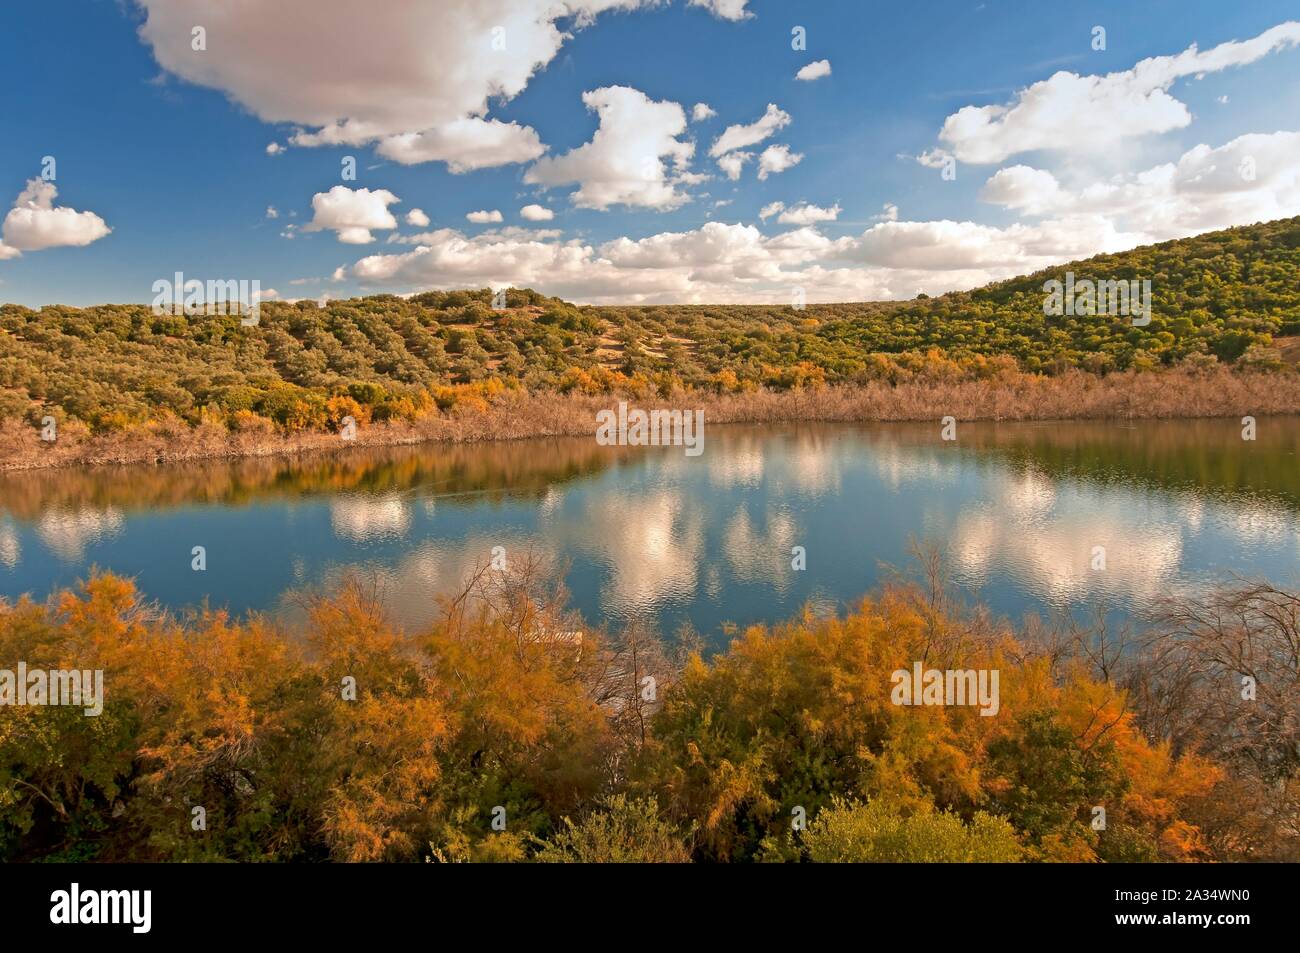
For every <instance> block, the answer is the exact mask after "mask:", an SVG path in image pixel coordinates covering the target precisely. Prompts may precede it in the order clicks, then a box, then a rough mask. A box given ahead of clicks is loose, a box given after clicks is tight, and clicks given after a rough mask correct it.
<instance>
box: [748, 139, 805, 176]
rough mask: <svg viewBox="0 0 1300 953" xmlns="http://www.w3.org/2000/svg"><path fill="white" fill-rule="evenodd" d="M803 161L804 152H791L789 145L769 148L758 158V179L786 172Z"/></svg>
mask: <svg viewBox="0 0 1300 953" xmlns="http://www.w3.org/2000/svg"><path fill="white" fill-rule="evenodd" d="M802 161H803V153H802V152H791V151H790V147H789V146H787V145H777V146H768V147H767V148H766V149H764V150H763V154H762V155H760V156H759V157H758V177H759V178H760V179H766V178H767V177H768V176H769V175H775V174H776V173H778V172H784V171H785V170H786V169H790V168H793V167H794V166H797V165H798V164H799V163H800V162H802Z"/></svg>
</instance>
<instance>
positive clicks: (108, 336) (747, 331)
mask: <svg viewBox="0 0 1300 953" xmlns="http://www.w3.org/2000/svg"><path fill="white" fill-rule="evenodd" d="M1067 270H1071V271H1073V272H1074V273H1075V275H1076V278H1078V279H1082V278H1092V279H1096V280H1102V279H1150V281H1151V283H1152V301H1153V312H1154V317H1153V319H1152V320H1151V322H1150V324H1148V325H1146V326H1144V327H1134V326H1133V325H1132V323H1131V322H1130V320H1129V319H1128V318H1125V317H1106V316H1099V317H1088V316H1065V317H1060V318H1055V317H1054V318H1047V317H1044V314H1043V299H1044V294H1043V290H1042V287H1043V282H1044V281H1045V280H1047V279H1048V278H1053V277H1056V278H1060V277H1062V276H1063V274H1064V272H1065V271H1067ZM490 302H491V293H490V292H489V291H487V290H482V291H452V292H427V293H423V294H418V295H415V296H413V297H410V298H405V299H403V298H400V297H397V296H395V295H376V296H372V297H365V298H354V299H349V300H343V301H330V302H328V304H327V305H326V306H325V307H318V306H317V305H316V304H315V303H314V302H307V301H303V302H298V303H294V304H289V303H284V302H267V303H265V304H263V306H262V312H261V321H260V324H259V325H258V326H256V327H243V326H241V325H240V322H239V318H238V317H236V316H196V317H183V316H172V315H161V316H159V315H155V314H154V313H152V311H151V309H150V308H149V307H148V306H146V305H100V306H97V307H90V308H72V307H64V306H49V307H44V308H41V309H40V310H32V309H29V308H25V307H22V306H19V305H12V304H9V305H3V306H0V420H3V419H15V418H23V419H25V420H26V421H28V422H29V423H31V424H37V423H38V422H39V421H40V419H41V417H42V416H44V415H46V414H53V415H54V416H56V417H57V418H59V419H60V422H61V423H63V422H66V421H67V420H69V419H75V420H77V421H81V422H83V423H84V424H85V425H87V426H88V427H89V428H90V429H91V430H92V431H95V432H112V431H116V430H122V429H127V428H130V427H132V426H133V425H137V424H140V423H142V422H145V421H148V420H156V419H159V418H160V417H164V418H165V417H169V416H170V415H173V414H174V415H175V416H176V417H178V418H180V419H182V420H184V421H186V422H188V423H191V424H197V423H200V422H204V421H207V422H220V423H226V424H228V425H229V426H231V427H232V428H233V429H239V428H240V427H244V428H247V427H249V426H256V425H261V424H262V423H265V422H273V423H274V425H275V426H277V427H278V428H279V429H281V430H284V431H295V430H303V429H316V428H321V427H326V426H330V425H333V424H335V423H336V422H337V419H339V418H340V417H342V416H344V415H346V414H348V413H351V414H354V415H355V416H357V417H358V419H364V420H365V421H370V420H386V419H389V420H391V419H416V418H417V417H419V416H420V415H422V414H427V413H430V412H432V411H433V409H434V407H440V408H442V409H447V408H449V407H451V406H453V405H455V404H457V403H463V402H466V401H471V402H472V401H482V400H483V399H490V398H491V397H492V395H493V394H495V393H499V392H501V391H502V390H504V389H513V388H523V389H526V390H529V391H561V392H570V391H574V390H577V391H579V392H585V393H598V392H601V391H605V390H610V389H625V388H626V389H629V390H631V391H633V392H636V391H637V390H638V389H640V390H657V391H658V392H659V393H661V394H666V393H668V392H670V391H671V390H672V389H674V388H676V387H678V386H681V387H687V388H711V389H714V390H718V391H730V392H736V391H741V390H745V389H749V388H753V387H756V386H761V387H768V388H774V389H788V388H792V387H799V386H802V385H804V384H808V383H820V382H823V381H824V382H829V383H840V382H848V383H865V382H868V381H881V380H884V381H888V382H898V381H900V380H907V379H910V378H911V377H914V376H916V375H922V376H929V377H956V378H961V377H967V378H969V377H988V376H992V375H994V374H996V373H998V372H999V371H1000V370H1004V369H1007V368H1009V367H1011V366H1013V365H1018V367H1019V368H1020V369H1021V370H1023V371H1027V372H1031V373H1034V372H1042V373H1058V372H1060V371H1061V370H1063V369H1065V368H1069V367H1079V368H1083V369H1086V370H1090V371H1094V372H1107V371H1111V370H1125V369H1129V368H1136V369H1139V370H1143V369H1152V368H1156V367H1159V366H1162V365H1176V364H1179V363H1183V362H1188V361H1190V362H1191V363H1193V364H1195V365H1198V366H1199V365H1205V364H1209V363H1213V362H1215V361H1222V362H1242V361H1243V359H1244V361H1245V362H1246V363H1249V364H1252V365H1264V366H1283V365H1284V364H1285V363H1288V361H1293V360H1294V358H1295V357H1296V349H1295V348H1294V347H1291V346H1290V345H1289V343H1288V342H1286V341H1283V342H1278V343H1280V344H1282V345H1283V347H1281V348H1280V349H1278V348H1275V347H1272V346H1271V345H1273V343H1274V342H1273V338H1274V337H1275V336H1279V335H1287V334H1296V333H1300V218H1296V219H1287V220H1282V221H1277V222H1271V223H1267V224H1262V225H1253V226H1248V227H1243V228H1236V229H1230V230H1226V231H1221V232H1214V233H1209V234H1206V235H1201V236H1199V237H1196V238H1188V239H1182V240H1178V241H1171V242H1165V243H1163V244H1160V245H1154V246H1148V247H1143V248H1138V249H1134V250H1132V251H1129V252H1124V253H1122V254H1116V255H1103V256H1098V257H1096V258H1092V259H1089V260H1087V261H1084V262H1076V263H1073V264H1067V265H1061V266H1060V267H1058V268H1054V269H1052V270H1051V271H1048V272H1041V273H1038V274H1034V275H1029V276H1026V277H1023V278H1016V279H1013V280H1009V281H1004V282H1000V283H998V284H993V285H989V286H987V287H984V288H980V289H978V290H975V291H970V292H963V293H954V294H948V295H943V296H941V297H936V298H918V299H916V300H912V301H906V302H874V303H861V304H835V305H809V306H808V307H807V308H806V309H804V310H802V311H796V310H794V309H792V308H790V307H789V306H784V307H782V306H776V305H754V306H707V305H692V306H655V307H576V306H574V305H571V304H568V303H566V302H564V301H561V300H559V299H555V298H547V297H545V296H543V295H540V294H538V293H536V292H533V291H529V290H522V291H520V290H511V291H510V292H509V293H508V296H507V303H508V307H507V308H505V309H504V310H493V308H492V307H491V305H490Z"/></svg>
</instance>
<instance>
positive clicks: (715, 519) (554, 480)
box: [0, 418, 1300, 645]
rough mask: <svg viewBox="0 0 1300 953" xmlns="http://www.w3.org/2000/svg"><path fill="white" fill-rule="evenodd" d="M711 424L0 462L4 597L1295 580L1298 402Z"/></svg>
mask: <svg viewBox="0 0 1300 953" xmlns="http://www.w3.org/2000/svg"><path fill="white" fill-rule="evenodd" d="M706 438H707V439H706V442H705V449H704V453H703V454H702V455H701V456H698V457H686V456H685V455H684V454H683V452H682V450H681V449H680V448H645V449H619V448H607V447H599V446H597V445H596V444H595V442H594V440H593V439H592V438H591V437H586V438H573V439H560V440H537V441H520V442H512V443H501V444H495V445H484V446H456V447H448V446H424V447H416V448H400V449H388V450H382V451H366V450H353V451H349V452H347V453H344V454H340V455H334V456H314V457H307V458H299V459H278V460H250V461H237V462H222V463H208V464H202V465H190V466H177V467H141V468H112V469H104V468H94V469H85V470H74V471H58V472H37V473H22V474H11V475H8V476H4V475H0V595H3V596H7V597H14V596H17V595H19V594H21V593H32V594H34V595H36V596H39V597H43V596H45V595H46V594H48V593H49V592H50V591H51V589H54V588H57V587H62V586H68V585H73V584H75V583H76V581H77V580H78V579H80V578H83V577H84V576H85V575H86V574H87V572H88V571H89V570H90V568H91V567H93V566H98V567H100V568H102V569H112V570H114V571H117V572H119V573H123V574H127V575H130V576H134V577H135V578H136V580H137V584H138V586H139V587H140V589H141V590H142V591H143V592H144V593H145V594H146V595H148V596H149V597H151V598H154V599H157V600H159V601H160V602H162V603H163V604H165V605H167V606H170V607H174V608H183V607H186V606H192V605H195V604H198V603H201V602H202V601H203V600H205V599H207V600H209V602H210V603H211V604H212V605H214V606H227V607H229V608H230V609H231V610H233V611H235V612H239V613H242V612H245V611H248V610H254V609H256V610H267V611H270V612H275V613H281V614H284V615H286V616H287V617H291V616H292V615H293V613H294V612H295V611H296V610H295V608H294V607H295V606H297V605H298V603H299V598H298V597H299V596H300V595H301V594H302V592H303V591H304V590H309V589H310V590H315V589H319V588H321V587H330V586H334V585H337V584H338V583H339V582H340V581H341V580H342V579H344V578H345V577H347V576H348V575H350V574H360V575H361V576H362V577H363V578H364V579H366V580H374V581H375V582H377V583H378V585H379V586H380V590H381V592H382V593H383V596H384V598H385V600H386V601H387V602H388V604H389V606H390V607H391V610H392V612H393V614H394V616H395V617H396V618H397V619H398V620H399V621H400V622H402V623H403V624H404V625H407V626H417V625H419V624H421V623H422V622H424V621H426V620H427V619H429V618H430V617H431V616H432V614H433V613H434V612H435V611H436V609H435V602H434V598H435V596H436V595H437V594H438V593H440V592H444V591H447V590H449V589H451V588H454V587H455V585H456V584H457V582H458V581H459V580H460V579H461V578H463V576H464V574H465V573H466V572H467V571H468V570H469V569H470V567H472V566H473V565H474V564H475V563H476V562H479V561H486V560H487V559H489V558H490V554H491V551H492V548H493V547H494V546H504V547H505V549H506V553H507V558H509V556H510V554H512V553H513V554H522V553H523V552H525V551H527V550H530V549H531V550H532V551H534V552H536V553H539V554H541V555H544V556H546V557H547V558H549V559H553V560H555V561H556V563H557V564H559V565H565V566H567V574H566V583H567V585H568V588H569V590H570V592H571V594H572V599H573V602H574V604H575V605H576V607H577V608H578V609H579V610H581V612H582V613H583V615H584V616H585V617H586V618H587V619H588V620H589V621H591V622H595V623H607V624H610V625H617V624H618V623H620V622H623V621H626V620H629V619H633V618H638V619H646V620H649V621H652V622H653V623H654V624H656V625H657V626H658V628H659V629H660V631H662V632H664V633H665V634H669V635H671V634H672V633H673V632H674V631H676V630H677V628H678V627H679V626H680V625H682V624H683V623H689V624H690V625H691V626H693V627H694V628H695V629H696V630H698V631H699V632H700V633H701V634H702V635H704V637H705V638H706V639H707V640H708V641H709V642H711V643H712V644H713V645H719V644H722V642H723V641H724V640H725V636H724V635H723V633H722V625H723V623H725V622H733V623H737V624H745V623H748V622H755V621H774V620H777V619H780V618H783V617H786V616H789V615H791V614H793V613H795V612H797V611H798V610H799V609H800V608H801V607H802V606H803V605H804V604H806V603H812V604H813V605H814V606H816V607H817V608H819V609H834V608H838V607H842V606H843V605H844V604H846V603H848V602H852V601H853V600H854V599H856V597H858V596H859V595H861V594H862V593H864V592H865V591H867V590H869V589H871V588H872V587H873V586H874V585H875V584H876V583H877V582H878V581H879V580H881V579H882V578H883V577H884V576H885V575H886V574H887V573H888V572H889V568H888V567H889V566H895V567H900V568H906V567H907V566H908V564H909V562H910V557H909V554H908V549H909V545H910V543H911V542H912V541H913V540H926V541H932V542H934V543H936V544H937V545H939V546H940V547H941V548H942V550H943V551H944V552H945V554H946V556H947V558H948V560H949V563H950V565H951V568H952V573H953V576H954V578H955V580H956V581H957V582H958V583H960V584H962V585H963V586H967V587H970V588H971V589H974V590H977V591H978V595H979V598H981V599H982V600H983V601H985V602H987V603H988V604H989V605H990V606H991V607H992V608H993V609H994V610H995V611H996V612H998V613H1000V614H1003V615H1007V616H1011V617H1013V618H1019V617H1021V616H1023V615H1024V614H1025V613H1027V612H1035V613H1038V614H1040V615H1049V614H1052V613H1054V612H1057V611H1060V610H1067V611H1083V610H1089V611H1090V610H1091V608H1092V607H1094V606H1096V605H1099V604H1101V605H1104V606H1105V607H1107V608H1108V610H1109V611H1111V612H1113V613H1116V614H1119V615H1125V616H1131V617H1134V618H1139V619H1140V617H1141V615H1142V614H1143V613H1144V612H1145V611H1146V610H1148V609H1149V608H1150V607H1151V605H1152V604H1153V601H1154V600H1156V599H1158V598H1159V597H1161V596H1164V595H1168V594H1172V593H1177V592H1180V591H1183V590H1187V589H1198V588H1201V587H1205V586H1208V585H1212V584H1214V583H1215V582H1218V581H1222V580H1224V579H1226V578H1228V577H1230V576H1231V575H1232V574H1234V573H1236V574H1243V575H1252V576H1264V577H1268V578H1270V579H1272V580H1273V581H1275V582H1278V583H1281V584H1285V585H1293V586H1294V585H1297V584H1300V578H1298V577H1300V559H1298V557H1300V458H1298V456H1297V451H1298V450H1300V419H1293V418H1280V419H1269V420H1261V421H1260V427H1259V436H1258V439H1257V440H1256V441H1254V442H1246V441H1243V440H1242V439H1241V431H1240V427H1239V425H1238V424H1236V423H1235V422H1233V421H1177V422H1139V423H1134V424H1123V423H1051V424H987V425H984V424H961V425H959V431H958V438H959V439H958V440H957V441H956V442H944V441H941V440H940V439H939V426H938V424H937V423H936V424H933V425H931V424H926V425H870V426H867V425H861V426H859V425H819V424H803V425H788V426H778V427H761V428H760V427H746V426H733V427H712V428H709V429H708V430H707V432H706ZM194 546H204V547H206V549H207V566H208V568H207V571H206V572H195V571H193V570H192V569H191V568H190V563H191V556H190V551H191V549H192V548H193V547H194ZM795 546H802V547H804V548H805V549H806V553H807V569H806V570H804V571H802V572H799V571H795V570H793V569H792V568H791V550H792V547H795ZM1094 546H1104V547H1105V549H1106V568H1105V570H1104V571H1097V570H1094V569H1093V568H1092V567H1091V563H1092V557H1093V547H1094Z"/></svg>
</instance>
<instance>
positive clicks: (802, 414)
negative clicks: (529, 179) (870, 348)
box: [0, 368, 1300, 470]
mask: <svg viewBox="0 0 1300 953" xmlns="http://www.w3.org/2000/svg"><path fill="white" fill-rule="evenodd" d="M620 400H626V401H627V402H628V403H629V405H631V406H637V407H643V408H646V409H654V408H664V409H679V410H685V409H696V408H703V410H704V414H705V420H706V422H707V423H709V424H725V423H781V422H793V421H820V422H903V421H922V420H935V421H938V420H940V419H941V418H942V417H945V416H952V417H954V418H956V419H957V420H961V421H983V420H1003V421H1014V420H1108V419H1114V420H1135V419H1168V418H1194V417H1240V416H1246V415H1251V416H1256V417H1263V416H1271V415H1280V414H1296V413H1300V373H1296V372H1295V371H1294V370H1291V369H1287V370H1278V371H1262V370H1231V369H1228V368H1210V369H1200V370H1192V369H1184V368H1176V369H1171V370H1167V371H1154V372H1153V371H1148V372H1137V371H1128V372H1123V373H1112V374H1107V375H1104V376H1099V375H1095V374H1091V373H1088V372H1085V371H1077V370H1069V371H1066V372H1064V373H1061V374H1058V375H1053V376H1045V375H1038V374H1026V373H1021V372H1011V373H1005V374H1001V375H999V376H997V377H995V378H992V379H988V380H969V379H963V380H929V379H916V380H909V381H904V382H900V383H896V384H891V383H889V382H887V381H871V382H867V383H862V384H851V385H848V384H844V385H830V386H820V387H804V388H799V389H792V390H764V389H760V390H748V391H743V392H739V393H716V392H713V391H703V390H701V391H689V390H678V391H676V392H674V393H673V394H672V395H670V396H667V397H663V396H658V397H654V396H651V397H636V396H630V395H621V394H619V393H617V392H610V393H601V394H582V393H569V394H560V393H555V392H541V393H536V392H534V393H527V392H522V391H510V390H507V391H504V392H503V393H501V394H500V395H499V396H497V397H496V398H494V399H493V400H492V401H491V402H490V403H486V404H482V403H481V404H479V405H478V406H456V407H453V408H452V409H450V410H448V411H435V412H433V413H431V414H429V415H428V416H425V417H423V418H421V419H418V420H415V421H388V422H384V423H376V424H369V425H365V426H362V427H361V428H359V429H358V430H357V431H356V434H355V438H354V439H352V440H350V441H346V442H345V441H343V440H342V439H341V438H340V436H339V435H338V434H336V433H330V432H321V431H304V432H297V433H284V432H282V431H280V430H277V429H275V428H272V427H269V426H268V427H263V428H258V429H253V430H249V429H244V430H232V429H231V428H229V427H227V426H225V425H224V424H220V423H213V422H205V423H201V424H199V425H197V426H191V425H189V424H187V423H185V422H183V421H181V420H179V419H176V418H171V419H162V420H156V421H149V422H147V423H143V424H139V425H136V426H133V427H130V428H128V429H124V430H119V431H114V432H110V433H91V432H90V431H89V430H88V429H87V428H85V427H84V426H76V425H71V426H65V427H64V428H62V430H61V432H60V435H59V439H58V440H56V441H54V442H47V441H44V440H42V439H41V433H40V430H39V428H37V427H33V426H31V425H30V424H29V423H27V422H25V421H20V420H13V419H10V420H5V421H0V470H22V469H38V468H42V467H66V466H86V465H98V464H125V463H159V464H161V463H169V462H175V461H183V460H203V459H217V458H231V457H257V456H272V455H278V454H298V453H310V452H319V451H337V450H340V449H346V448H349V447H380V446H399V445H404V444H417V443H429V442H452V443H471V442H482V441H492V440H520V439H526V438H529V437H555V436H577V435H582V434H594V433H595V427H596V424H595V416H596V413H597V412H598V411H600V410H602V409H607V408H610V407H613V406H615V405H617V403H618V402H619V401H620Z"/></svg>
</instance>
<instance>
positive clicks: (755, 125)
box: [709, 103, 790, 158]
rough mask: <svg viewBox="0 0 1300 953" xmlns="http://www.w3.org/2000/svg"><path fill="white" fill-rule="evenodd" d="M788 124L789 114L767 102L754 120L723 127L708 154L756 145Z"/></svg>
mask: <svg viewBox="0 0 1300 953" xmlns="http://www.w3.org/2000/svg"><path fill="white" fill-rule="evenodd" d="M788 125H790V114H789V113H788V112H786V111H785V110H784V109H781V108H780V107H778V106H777V105H776V103H768V104H767V109H766V110H765V111H764V113H763V115H762V116H760V117H759V118H758V119H756V120H755V121H754V122H751V123H749V124H743V123H738V124H736V125H734V126H728V127H727V128H726V129H724V130H723V131H722V135H720V136H718V138H717V139H715V140H714V142H713V145H712V146H711V147H710V148H709V155H710V156H713V157H714V158H717V157H718V156H721V155H726V154H727V153H728V152H734V151H735V150H737V149H744V148H746V147H748V146H754V145H757V144H758V143H760V142H762V141H763V140H764V139H766V138H768V137H769V136H772V135H775V134H776V133H777V132H779V131H780V130H782V129H784V128H785V127H786V126H788Z"/></svg>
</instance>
